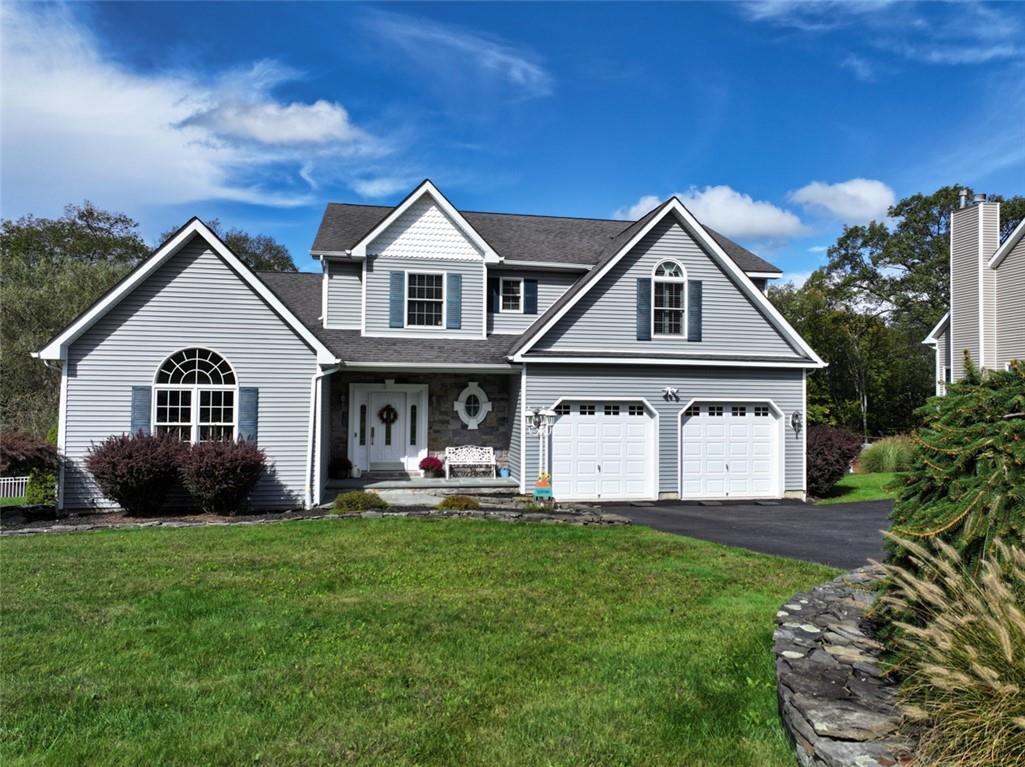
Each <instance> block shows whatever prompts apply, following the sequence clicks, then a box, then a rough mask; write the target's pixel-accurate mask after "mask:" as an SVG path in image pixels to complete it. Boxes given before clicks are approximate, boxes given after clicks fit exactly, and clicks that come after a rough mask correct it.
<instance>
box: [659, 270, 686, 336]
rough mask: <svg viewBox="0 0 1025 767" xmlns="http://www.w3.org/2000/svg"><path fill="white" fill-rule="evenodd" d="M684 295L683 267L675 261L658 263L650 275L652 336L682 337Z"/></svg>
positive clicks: (684, 309)
mask: <svg viewBox="0 0 1025 767" xmlns="http://www.w3.org/2000/svg"><path fill="white" fill-rule="evenodd" d="M686 295H687V273H686V271H684V268H683V266H681V265H680V264H679V263H678V262H676V261H662V262H660V263H659V264H658V265H657V266H656V267H655V271H654V272H653V273H652V299H653V300H652V302H651V332H652V335H655V336H682V335H684V333H685V328H686V327H687V326H686V324H685V323H684V315H685V314H686V311H687V307H686Z"/></svg>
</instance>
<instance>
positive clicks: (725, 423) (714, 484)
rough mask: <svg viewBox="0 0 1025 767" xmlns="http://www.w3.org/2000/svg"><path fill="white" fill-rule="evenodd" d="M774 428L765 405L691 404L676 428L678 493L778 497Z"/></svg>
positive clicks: (771, 413) (776, 426) (776, 423)
mask: <svg viewBox="0 0 1025 767" xmlns="http://www.w3.org/2000/svg"><path fill="white" fill-rule="evenodd" d="M779 429H780V426H779V418H778V416H777V415H776V413H775V412H774V411H773V410H772V408H771V407H769V405H768V404H759V403H754V404H752V403H749V402H743V403H740V402H737V403H732V402H697V403H694V404H692V405H691V406H690V407H689V408H687V411H686V412H685V413H684V415H683V422H682V424H681V427H680V439H681V444H680V460H681V465H680V496H681V497H682V498H731V497H736V498H777V497H779V496H780V495H781V492H780V489H779V487H780V482H779V467H780V462H779V461H780V454H779V453H780V450H779Z"/></svg>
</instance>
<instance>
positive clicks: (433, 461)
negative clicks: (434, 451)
mask: <svg viewBox="0 0 1025 767" xmlns="http://www.w3.org/2000/svg"><path fill="white" fill-rule="evenodd" d="M444 469H445V464H444V462H442V460H441V459H440V458H438V457H437V456H433V455H429V456H427V457H426V458H423V459H421V461H420V471H422V472H423V475H424V476H425V477H440V476H441V472H442V471H444Z"/></svg>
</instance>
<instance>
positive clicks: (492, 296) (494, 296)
mask: <svg viewBox="0 0 1025 767" xmlns="http://www.w3.org/2000/svg"><path fill="white" fill-rule="evenodd" d="M498 292H499V281H498V277H489V278H488V311H489V312H491V313H492V314H494V313H495V312H497V311H498Z"/></svg>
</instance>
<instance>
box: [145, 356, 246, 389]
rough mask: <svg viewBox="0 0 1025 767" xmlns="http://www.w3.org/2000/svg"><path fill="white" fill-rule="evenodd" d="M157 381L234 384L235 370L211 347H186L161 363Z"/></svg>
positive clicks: (219, 384) (215, 384) (167, 382)
mask: <svg viewBox="0 0 1025 767" xmlns="http://www.w3.org/2000/svg"><path fill="white" fill-rule="evenodd" d="M157 383H158V384H193V385H195V384H206V385H208V386H234V385H235V372H234V371H233V370H232V369H231V365H229V364H228V361H227V360H226V359H224V357H222V356H221V355H220V354H218V353H217V352H212V351H210V350H209V349H184V350H183V351H180V352H178V353H177V354H172V355H171V356H170V357H168V359H167V362H165V363H164V364H163V365H161V367H160V372H159V373H157Z"/></svg>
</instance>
